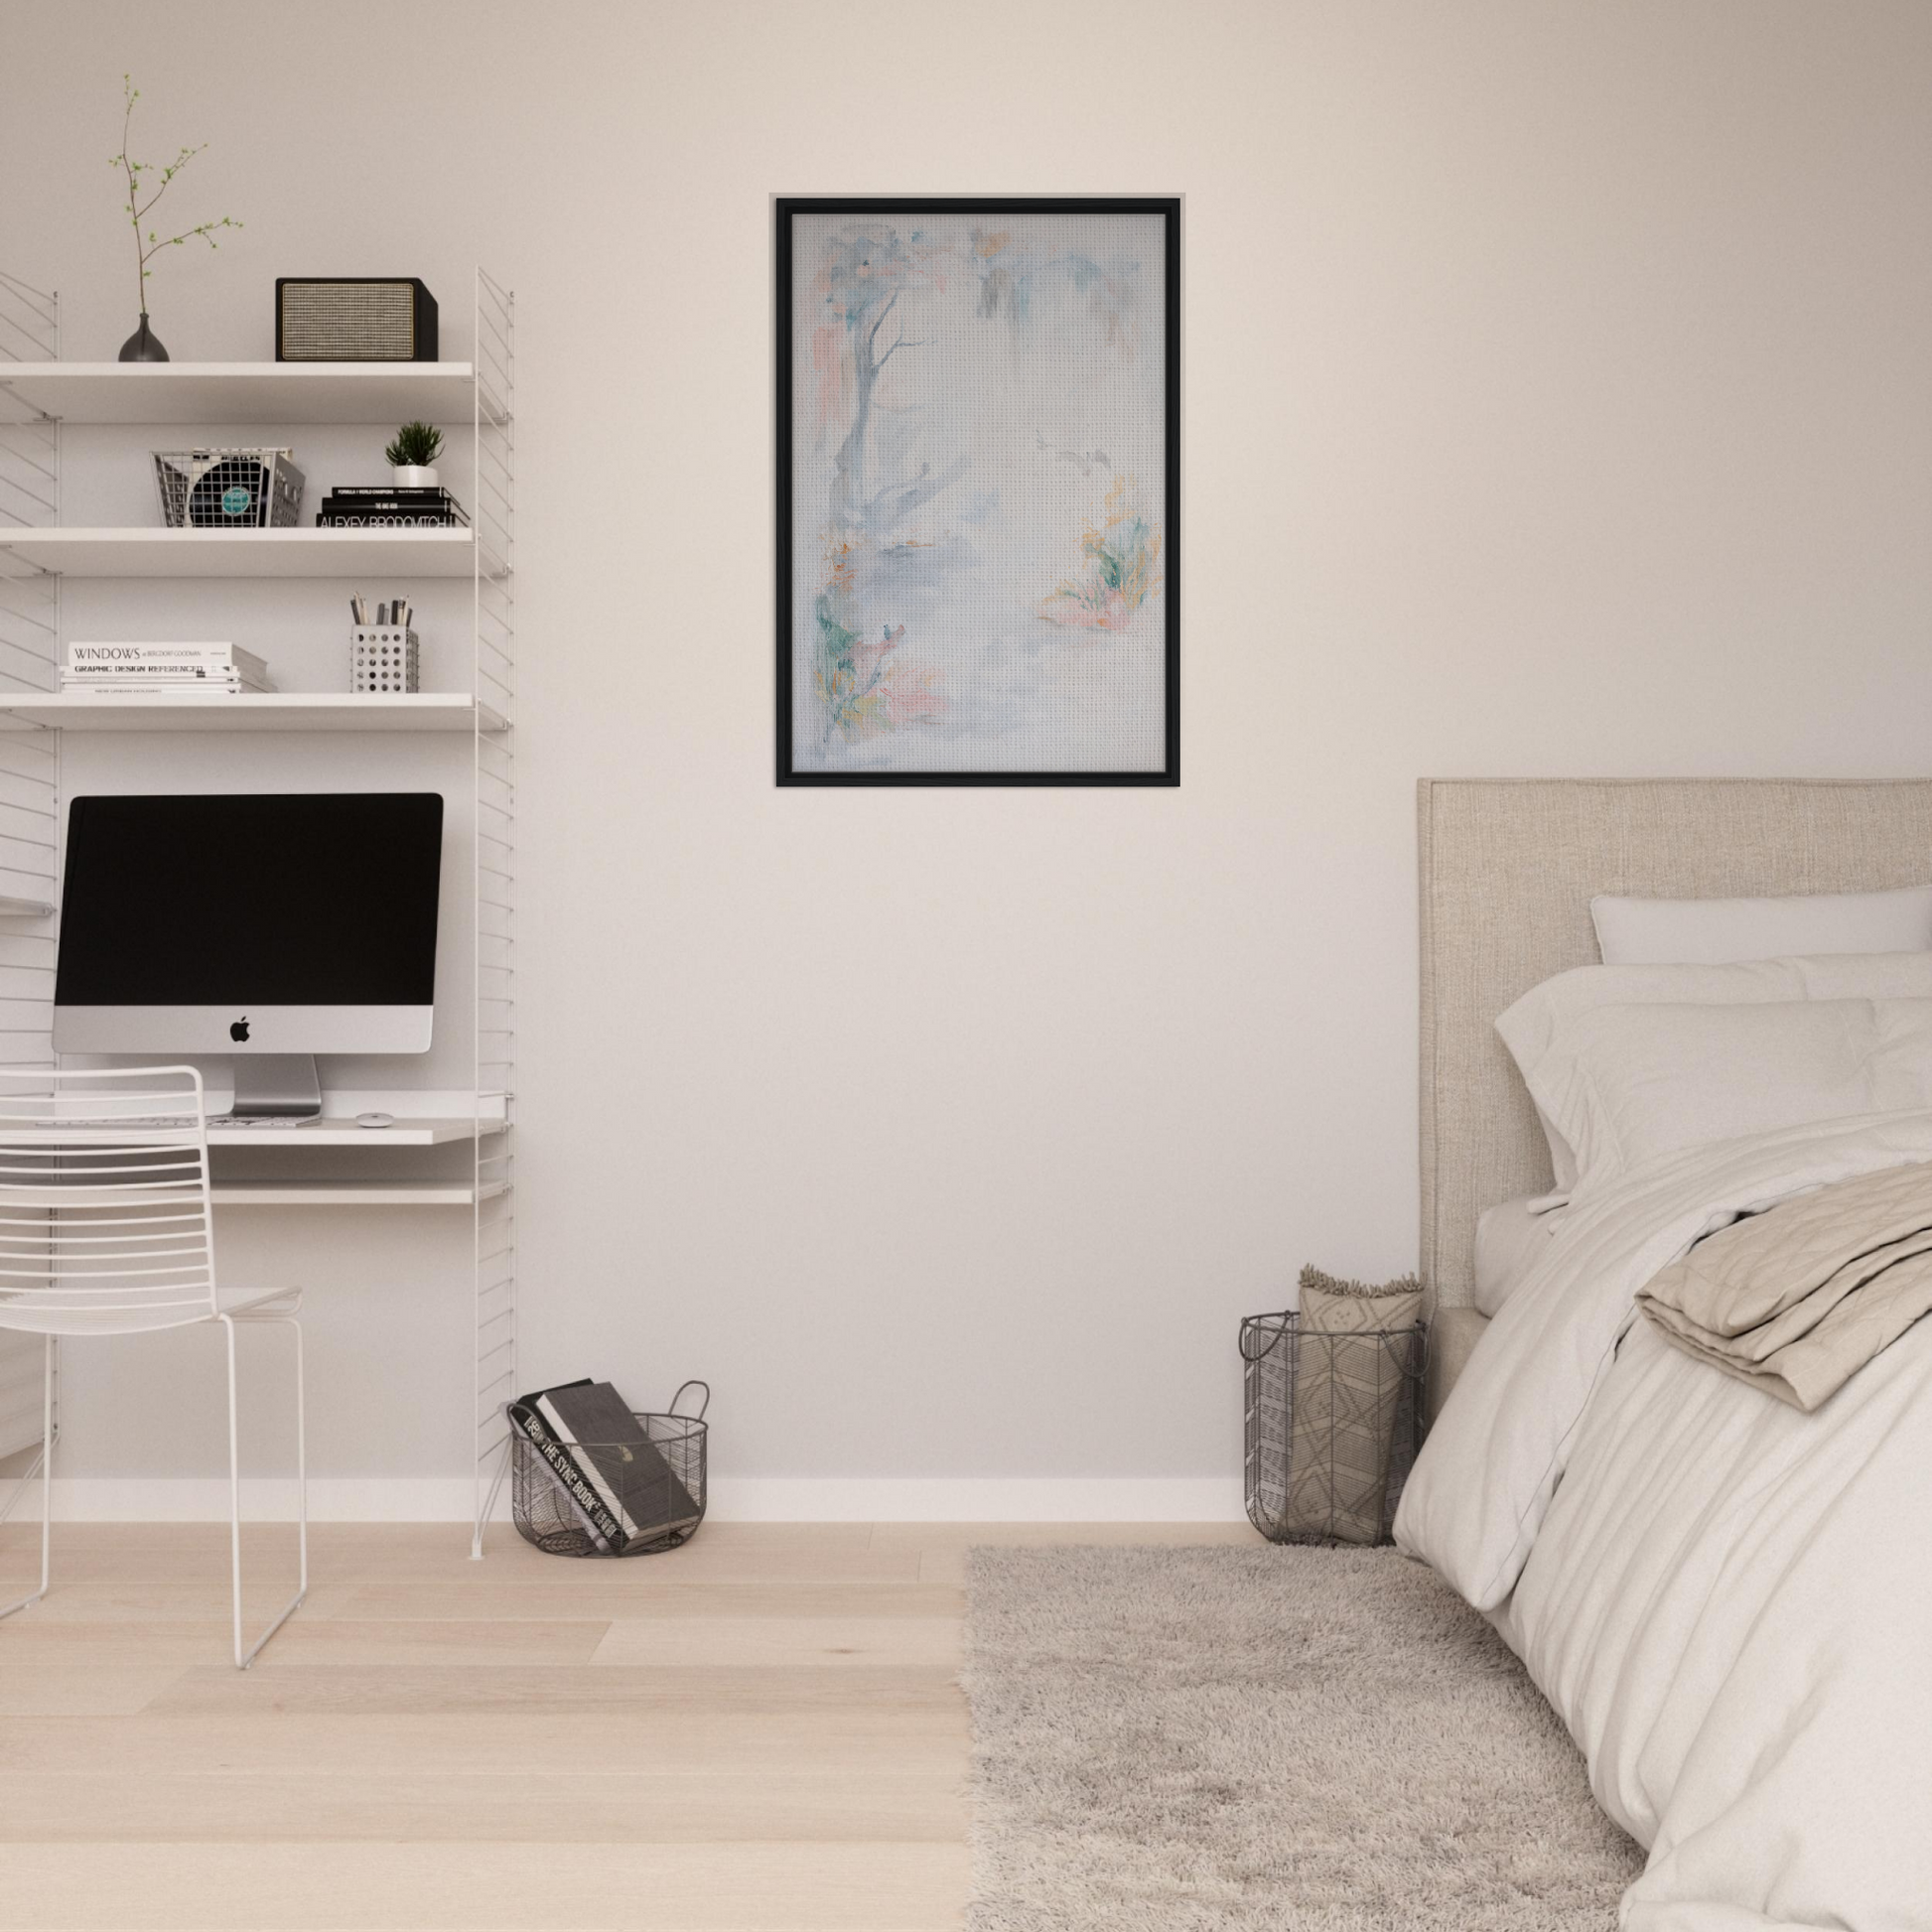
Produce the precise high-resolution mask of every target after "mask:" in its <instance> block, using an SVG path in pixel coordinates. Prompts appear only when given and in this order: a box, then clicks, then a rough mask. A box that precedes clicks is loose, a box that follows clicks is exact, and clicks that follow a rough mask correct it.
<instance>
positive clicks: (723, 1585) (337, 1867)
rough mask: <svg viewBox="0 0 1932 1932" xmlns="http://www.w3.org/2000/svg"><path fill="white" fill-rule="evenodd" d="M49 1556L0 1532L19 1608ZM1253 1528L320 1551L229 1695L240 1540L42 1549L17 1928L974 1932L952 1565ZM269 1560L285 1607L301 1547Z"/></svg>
mask: <svg viewBox="0 0 1932 1932" xmlns="http://www.w3.org/2000/svg"><path fill="white" fill-rule="evenodd" d="M37 1534H38V1531H37V1529H31V1530H30V1529H28V1528H25V1527H23V1526H20V1525H15V1526H12V1527H9V1528H7V1529H5V1530H0V1601H7V1600H11V1599H12V1598H13V1597H15V1596H17V1595H19V1594H21V1593H22V1592H23V1589H24V1587H25V1586H26V1583H27V1580H28V1578H29V1576H30V1574H31V1566H30V1553H31V1551H32V1547H33V1539H34V1537H35V1536H36V1535H37ZM1252 1537H1253V1532H1252V1531H1250V1530H1249V1529H1248V1528H1247V1527H1246V1525H1193V1524H1189V1525H1175V1526H1172V1527H1169V1526H1151V1525H1147V1524H1133V1525H1122V1524H1100V1525H1064V1524H1061V1525H1045V1524H1026V1525H1020V1526H987V1525H966V1524H943V1525H924V1524H905V1523H896V1524H879V1525H877V1526H874V1525H869V1524H863V1523H857V1524H854V1523H839V1524H810V1525H808V1524H730V1523H713V1524H708V1525H707V1526H706V1527H705V1528H704V1529H702V1530H701V1531H700V1532H699V1534H698V1536H697V1538H696V1539H695V1540H694V1541H693V1542H692V1543H690V1544H689V1545H687V1546H686V1547H685V1548H684V1549H682V1550H679V1551H675V1552H672V1553H670V1554H668V1555H665V1556H660V1557H644V1558H636V1559H632V1560H631V1561H629V1562H609V1561H592V1562H570V1561H566V1560H562V1559H558V1558H552V1557H545V1556H542V1555H541V1554H539V1553H538V1552H537V1551H534V1550H532V1549H530V1548H528V1547H527V1546H526V1545H525V1544H523V1543H521V1542H520V1541H518V1539H517V1538H516V1536H515V1534H514V1532H513V1531H511V1530H510V1529H509V1528H508V1527H507V1526H504V1527H501V1528H498V1529H496V1530H494V1531H492V1533H491V1536H490V1542H489V1554H488V1555H487V1557H486V1558H485V1559H484V1561H483V1563H481V1564H473V1563H471V1562H470V1561H469V1533H468V1531H467V1530H463V1529H458V1528H452V1527H448V1526H444V1525H397V1526H386V1525H385V1526H381V1527H375V1526H356V1527H348V1526H324V1527H318V1528H317V1529H316V1530H315V1531H314V1532H313V1534H312V1540H311V1563H310V1571H311V1589H310V1595H309V1600H308V1602H307V1603H306V1604H305V1605H304V1606H303V1608H302V1609H301V1610H299V1611H298V1612H297V1613H296V1616H295V1618H294V1619H293V1620H292V1621H291V1622H290V1623H289V1624H288V1625H287V1626H285V1627H284V1629H283V1630H282V1632H281V1634H280V1635H279V1636H277V1637H276V1638H275V1640H274V1641H273V1642H272V1643H271V1644H270V1645H269V1647H268V1649H267V1650H266V1651H264V1652H263V1654H262V1656H261V1658H260V1660H259V1661H258V1662H257V1663H256V1665H255V1667H254V1668H253V1669H252V1670H250V1671H249V1672H247V1673H246V1674H245V1675H243V1674H238V1673H237V1672H236V1671H235V1670H234V1668H233V1666H232V1664H231V1663H230V1662H229V1661H227V1658H228V1652H227V1648H226V1645H227V1636H226V1625H225V1621H224V1618H225V1615H226V1604H227V1593H226V1589H227V1586H226V1579H227V1568H226V1565H227V1558H226V1532H225V1530H223V1529H220V1528H214V1527H209V1526H205V1525H200V1524H176V1525H165V1526H163V1525H145V1526H141V1527H137V1528H123V1527H112V1526H107V1525H95V1524H88V1525H84V1526H83V1525H75V1526H71V1527H67V1528H62V1527H60V1526H57V1530H56V1545H55V1579H54V1589H53V1591H52V1593H50V1595H49V1596H48V1597H47V1598H46V1600H45V1601H44V1602H42V1603H40V1604H37V1605H36V1606H35V1607H34V1608H33V1609H30V1610H27V1611H24V1612H22V1613H21V1614H20V1615H18V1616H15V1617H11V1618H8V1619H6V1620H5V1621H0V1927H5V1928H7V1932H14V1929H15V1928H27V1927H45V1928H50V1929H51V1928H89V1929H92V1928H101V1929H102V1932H147V1929H148V1928H164V1927H166V1928H193V1932H217V1929H218V1928H229V1927H233V1928H245V1929H246V1932H293V1929H294V1928H302V1929H303V1932H316V1929H317V1928H332V1929H338V1932H349V1929H350V1928H353V1932H364V1929H365V1928H366V1929H368V1932H374V1928H384V1929H385V1932H386V1929H387V1928H408V1929H409V1932H432V1929H433V1932H496V1928H504V1932H508V1929H509V1928H516V1932H546V1929H548V1928H559V1929H560V1932H561V1929H563V1928H568V1932H605V1928H610V1932H619V1929H620V1928H621V1932H809V1929H811V1928H838V1932H935V1929H936V1928H947V1927H956V1926H958V1925H959V1923H960V1921H961V1914H962V1910H963V1907H964V1903H965V1898H966V1889H967V1877H968V1872H967V1852H966V1808H965V1798H964V1783H965V1770H966V1757H967V1738H968V1729H967V1719H966V1709H965V1705H964V1702H963V1700H962V1698H961V1696H960V1692H959V1689H958V1686H957V1684H956V1682H955V1673H956V1671H957V1668H958V1647H959V1632H960V1612H961V1606H962V1605H961V1592H960V1582H961V1568H962V1564H963V1561H964V1555H965V1551H966V1549H967V1548H968V1547H969V1546H970V1545H971V1544H974V1543H987V1542H1030V1543H1046V1542H1075V1543H1098V1542H1114V1543H1148V1542H1226V1541H1249V1540H1252ZM249 1555H250V1557H251V1559H253V1560H254V1562H255V1563H256V1571H257V1575H258V1576H259V1577H260V1579H261V1587H260V1589H259V1591H258V1592H256V1593H257V1594H258V1596H259V1600H260V1604H261V1607H262V1608H263V1609H264V1610H268V1609H270V1608H271V1607H272V1606H273V1605H275V1604H279V1602H281V1601H282V1600H284V1599H285V1598H286V1596H287V1592H288V1588H289V1585H288V1584H286V1583H284V1582H283V1581H282V1578H283V1576H284V1575H285V1574H288V1573H286V1572H285V1569H284V1566H289V1565H292V1544H291V1542H290V1540H289V1537H288V1533H287V1532H286V1531H282V1532H276V1531H273V1530H269V1529H262V1530H259V1531H251V1532H250V1542H249ZM278 1590H279V1594H278V1593H277V1592H278Z"/></svg>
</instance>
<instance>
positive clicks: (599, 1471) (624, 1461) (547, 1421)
mask: <svg viewBox="0 0 1932 1932" xmlns="http://www.w3.org/2000/svg"><path fill="white" fill-rule="evenodd" d="M505 1408H506V1410H507V1412H508V1415H509V1421H510V1427H511V1428H512V1429H514V1430H515V1431H516V1432H517V1434H518V1435H520V1436H522V1437H523V1438H524V1439H525V1440H526V1441H527V1442H528V1443H529V1444H530V1445H531V1447H532V1448H533V1449H535V1450H536V1452H537V1453H538V1454H539V1455H540V1456H542V1457H543V1459H544V1461H546V1462H547V1463H548V1464H549V1465H550V1472H551V1474H552V1475H553V1476H554V1477H555V1478H556V1483H557V1487H558V1489H559V1490H560V1491H561V1492H562V1493H563V1495H564V1497H565V1498H566V1499H567V1501H568V1504H569V1507H570V1510H571V1512H572V1514H573V1515H575V1516H576V1518H577V1520H578V1522H579V1524H580V1525H581V1526H582V1528H583V1530H584V1532H585V1534H586V1535H587V1536H588V1537H589V1538H590V1540H591V1542H592V1543H593V1544H594V1545H595V1546H596V1548H597V1550H598V1551H599V1553H600V1554H603V1555H610V1556H621V1555H622V1554H623V1553H624V1551H626V1550H628V1549H632V1548H648V1547H649V1546H650V1545H652V1544H656V1543H663V1542H666V1541H673V1542H674V1541H676V1540H677V1539H678V1538H679V1537H680V1536H681V1535H682V1534H684V1533H686V1532H688V1531H689V1530H690V1529H691V1528H692V1527H693V1526H694V1525H695V1524H696V1523H697V1522H698V1520H699V1519H700V1518H701V1517H702V1516H703V1515H704V1511H703V1509H702V1508H701V1507H700V1506H699V1504H698V1502H697V1500H696V1498H695V1497H693V1496H692V1494H691V1492H690V1490H689V1489H687V1488H686V1487H685V1486H684V1483H683V1482H682V1481H681V1480H680V1479H679V1476H678V1474H677V1471H676V1470H675V1469H673V1468H672V1467H671V1465H670V1463H669V1462H668V1461H666V1460H665V1458H664V1455H663V1452H662V1451H661V1450H660V1449H658V1448H657V1446H656V1445H655V1444H654V1443H653V1442H652V1441H651V1440H650V1437H649V1436H648V1435H647V1434H646V1433H645V1432H644V1429H643V1426H642V1425H641V1424H640V1423H639V1422H638V1421H637V1419H636V1417H635V1416H633V1415H632V1414H631V1413H630V1405H629V1404H628V1403H627V1402H625V1401H624V1399H623V1398H622V1396H621V1395H620V1394H619V1393H618V1392H617V1390H616V1389H615V1388H613V1387H612V1386H611V1384H610V1383H609V1382H592V1381H590V1380H588V1379H586V1380H584V1381H581V1382H563V1383H559V1384H558V1385H557V1386H556V1387H555V1388H550V1389H537V1390H534V1391H533V1392H532V1393H531V1394H529V1395H525V1396H518V1397H517V1399H516V1400H515V1401H514V1402H511V1403H507V1404H505Z"/></svg>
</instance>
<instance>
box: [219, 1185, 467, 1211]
mask: <svg viewBox="0 0 1932 1932" xmlns="http://www.w3.org/2000/svg"><path fill="white" fill-rule="evenodd" d="M502 1191H503V1189H502V1187H501V1186H500V1184H499V1185H490V1186H485V1187H484V1188H483V1199H484V1200H491V1199H493V1198H494V1197H495V1196H496V1195H498V1194H500V1193H501V1192H502ZM208 1198H209V1199H210V1200H212V1201H213V1203H214V1204H215V1206H216V1207H474V1206H476V1204H477V1188H476V1186H475V1184H474V1183H473V1182H471V1181H468V1180H342V1181H338V1180H216V1181H212V1182H210V1183H209V1186H208Z"/></svg>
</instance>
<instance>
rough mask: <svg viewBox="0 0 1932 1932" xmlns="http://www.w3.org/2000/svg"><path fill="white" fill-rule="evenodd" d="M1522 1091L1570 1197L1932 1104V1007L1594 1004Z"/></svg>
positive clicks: (1906, 1003) (1917, 1003)
mask: <svg viewBox="0 0 1932 1932" xmlns="http://www.w3.org/2000/svg"><path fill="white" fill-rule="evenodd" d="M1533 1091H1534V1092H1535V1093H1536V1098H1537V1104H1538V1105H1539V1106H1540V1107H1541V1108H1542V1109H1543V1111H1544V1113H1545V1114H1546V1115H1547V1116H1548V1117H1549V1119H1550V1120H1552V1121H1553V1122H1554V1123H1555V1124H1556V1126H1557V1127H1558V1129H1559V1130H1560V1131H1561V1132H1562V1134H1563V1135H1564V1138H1565V1139H1566V1140H1567V1141H1568V1142H1569V1144H1570V1146H1571V1148H1572V1150H1573V1151H1574V1152H1575V1154H1576V1158H1577V1168H1578V1173H1577V1179H1576V1182H1575V1185H1574V1190H1573V1197H1575V1198H1581V1197H1582V1196H1583V1195H1585V1194H1587V1193H1594V1192H1597V1191H1599V1190H1600V1189H1602V1188H1603V1187H1606V1186H1608V1185H1609V1184H1610V1183H1612V1182H1613V1181H1615V1180H1617V1179H1619V1178H1620V1177H1621V1176H1622V1175H1623V1174H1625V1173H1628V1172H1629V1171H1630V1170H1631V1169H1632V1168H1635V1167H1638V1166H1640V1165H1641V1164H1642V1163H1644V1162H1646V1161H1652V1160H1655V1159H1656V1158H1657V1157H1658V1156H1659V1155H1663V1154H1670V1153H1676V1152H1678V1151H1680V1150H1682V1149H1685V1148H1692V1147H1705V1146H1708V1145H1710V1144H1711V1143H1712V1142H1715V1141H1730V1140H1735V1139H1736V1138H1737V1137H1738V1136H1739V1135H1743V1134H1763V1133H1769V1132H1771V1131H1772V1130H1773V1129H1775V1128H1780V1127H1799V1126H1804V1125H1806V1124H1808V1123H1811V1122H1815V1121H1827V1120H1842V1119H1845V1118H1847V1117H1849V1116H1851V1115H1854V1114H1888V1113H1896V1112H1901V1111H1904V1110H1908V1109H1924V1108H1932V1000H1792V1001H1762V1002H1757V1003H1754V1004H1748V1005H1744V1006H1608V1007H1596V1008H1594V1009H1592V1010H1591V1011H1590V1012H1588V1013H1584V1014H1580V1015H1578V1016H1577V1018H1576V1019H1575V1020H1574V1021H1571V1022H1569V1023H1568V1024H1566V1025H1565V1026H1563V1027H1562V1028H1560V1029H1559V1031H1558V1034H1557V1036H1556V1038H1555V1040H1554V1041H1553V1042H1552V1044H1551V1049H1550V1051H1549V1052H1548V1053H1546V1054H1545V1055H1544V1056H1543V1059H1542V1061H1541V1063H1540V1064H1539V1066H1538V1068H1537V1084H1536V1086H1535V1088H1534V1089H1533Z"/></svg>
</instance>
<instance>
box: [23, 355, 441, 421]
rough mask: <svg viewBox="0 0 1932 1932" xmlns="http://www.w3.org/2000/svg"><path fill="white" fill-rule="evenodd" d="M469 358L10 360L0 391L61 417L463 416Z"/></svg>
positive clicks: (323, 418)
mask: <svg viewBox="0 0 1932 1932" xmlns="http://www.w3.org/2000/svg"><path fill="white" fill-rule="evenodd" d="M475 378H476V371H475V369H474V368H473V367H472V365H471V364H470V363H468V362H13V363H8V364H5V365H4V368H3V372H0V390H7V391H10V392H11V393H12V394H13V395H14V396H15V397H17V398H18V399H19V400H20V401H21V402H22V403H23V404H25V405H26V407H28V408H29V409H33V410H36V411H38V412H39V413H40V414H42V415H44V416H58V417H59V418H61V420H62V421H64V422H69V423H192V424H195V425H197V426H200V425H202V424H209V425H213V424H229V423H369V424H376V425H386V426H393V425H395V424H397V423H406V422H410V421H412V420H417V419H420V420H422V421H424V422H430V423H434V422H438V421H442V422H448V421H449V420H450V419H451V418H452V417H456V416H468V415H469V414H470V411H471V391H472V386H473V383H474V381H475Z"/></svg>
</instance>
